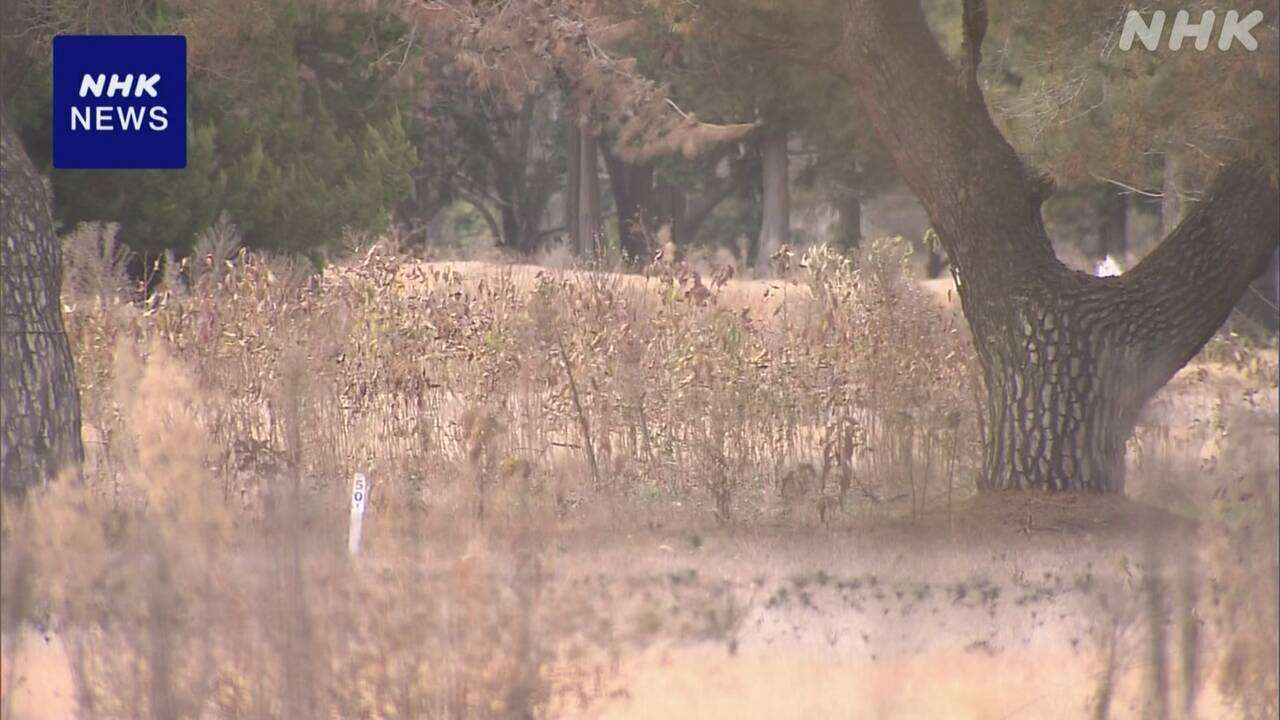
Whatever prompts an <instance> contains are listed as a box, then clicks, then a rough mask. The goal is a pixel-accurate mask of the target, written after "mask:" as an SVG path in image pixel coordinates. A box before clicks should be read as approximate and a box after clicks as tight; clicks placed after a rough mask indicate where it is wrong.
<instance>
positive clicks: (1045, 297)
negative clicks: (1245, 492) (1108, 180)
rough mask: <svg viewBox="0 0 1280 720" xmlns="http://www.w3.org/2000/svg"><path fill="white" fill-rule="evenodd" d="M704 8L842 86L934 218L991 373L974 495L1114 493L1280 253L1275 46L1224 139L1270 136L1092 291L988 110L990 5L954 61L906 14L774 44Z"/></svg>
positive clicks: (874, 4) (878, 13) (1226, 160)
mask: <svg viewBox="0 0 1280 720" xmlns="http://www.w3.org/2000/svg"><path fill="white" fill-rule="evenodd" d="M764 5H765V7H764V10H763V12H766V13H777V12H784V11H785V10H779V9H778V8H777V5H776V4H775V3H769V2H765V3H764ZM1112 8H1113V10H1115V11H1117V12H1118V11H1119V7H1118V6H1117V5H1115V4H1114V3H1113V4H1112ZM703 9H704V18H703V19H704V20H710V21H713V22H716V23H718V24H719V25H720V26H721V27H726V26H733V27H732V29H731V32H735V33H736V34H737V35H738V37H739V38H743V39H746V40H749V41H752V42H761V43H767V44H769V45H770V46H772V47H774V48H775V49H776V50H778V51H780V52H782V53H784V54H786V55H788V56H789V57H792V58H794V59H797V60H802V61H805V62H808V63H810V64H811V65H814V66H818V67H823V68H826V69H829V70H830V71H832V72H833V73H835V74H836V75H837V76H838V77H840V78H842V79H843V80H844V81H845V82H846V83H848V86H849V87H850V88H851V90H852V91H853V92H854V93H855V94H856V95H857V96H858V98H859V100H860V101H861V103H862V105H863V106H864V107H865V108H866V110H867V113H868V115H869V117H870V119H871V123H872V125H873V126H874V128H875V129H876V132H877V134H878V136H879V137H880V139H881V141H882V142H883V143H884V145H885V146H886V148H887V150H888V151H889V153H890V155H891V156H892V158H893V160H894V163H895V165H896V166H897V168H898V170H899V172H900V174H901V175H902V177H903V178H904V180H905V181H906V183H907V185H908V186H909V187H910V188H911V189H912V191H913V192H914V193H915V194H916V195H917V196H918V197H919V199H920V200H921V202H922V204H923V205H924V207H925V209H926V210H927V212H928V214H929V217H930V219H931V221H932V223H933V227H934V228H935V230H936V231H937V233H938V236H939V238H940V240H941V242H942V244H943V246H944V247H945V249H946V250H947V252H948V254H949V255H950V257H951V259H952V269H953V273H954V275H955V279H956V284H957V290H958V293H959V296H960V299H961V304H962V307H963V310H964V314H965V317H966V318H967V320H968V323H969V326H970V329H971V332H972V336H973V342H974V343H975V345H976V348H977V355H978V358H979V361H980V363H981V366H982V371H983V380H984V385H985V389H986V396H985V400H984V406H985V407H984V412H983V413H982V418H983V420H984V424H983V433H984V443H985V453H984V467H983V476H982V478H981V482H980V486H981V487H982V488H983V489H984V490H1014V489H1044V490H1053V491H1089V492H1110V493H1118V492H1122V491H1123V489H1124V470H1125V464H1124V455H1125V445H1126V442H1127V440H1128V439H1129V437H1130V435H1131V433H1132V431H1133V427H1134V425H1135V423H1136V422H1137V419H1138V413H1139V411H1140V410H1141V409H1142V407H1143V405H1144V404H1145V403H1146V402H1147V400H1148V399H1149V398H1150V397H1151V396H1152V395H1153V394H1154V393H1155V392H1156V390H1158V389H1159V388H1160V387H1161V386H1163V385H1164V384H1165V383H1166V382H1167V381H1168V380H1169V379H1170V378H1171V377H1172V376H1173V374H1174V373H1175V372H1177V371H1178V369H1180V368H1181V367H1182V366H1183V365H1185V364H1186V363H1187V362H1188V361H1189V360H1190V359H1191V358H1192V357H1193V356H1194V355H1195V354H1196V353H1197V352H1198V351H1199V350H1200V348H1201V347H1203V345H1204V344H1205V342H1207V341H1208V340H1209V338H1210V337H1212V335H1213V334H1214V332H1216V330H1217V329H1218V327H1219V326H1220V325H1221V324H1222V322H1223V321H1224V319H1225V318H1226V317H1227V315H1228V314H1229V313H1230V311H1231V309H1232V307H1233V306H1234V305H1235V303H1236V302H1237V301H1238V300H1239V298H1240V296H1241V294H1242V293H1243V292H1244V291H1245V288H1246V287H1247V285H1248V284H1249V282H1250V281H1251V280H1253V279H1254V278H1255V277H1257V276H1258V274H1259V273H1261V272H1262V270H1263V268H1264V267H1265V265H1266V263H1267V262H1268V260H1269V258H1270V256H1271V254H1272V252H1273V251H1274V249H1275V248H1276V243H1277V235H1278V234H1280V194H1278V193H1277V188H1276V184H1275V175H1276V171H1275V162H1274V158H1275V148H1276V147H1277V135H1278V133H1277V132H1276V128H1275V122H1276V120H1275V118H1276V115H1275V107H1276V102H1277V92H1276V89H1275V88H1276V84H1275V74H1276V73H1275V67H1274V66H1275V62H1274V49H1273V50H1271V51H1270V52H1271V56H1270V57H1261V56H1260V57H1257V58H1248V57H1244V58H1242V57H1241V56H1244V55H1247V53H1244V52H1239V53H1238V54H1237V55H1236V56H1233V57H1232V58H1231V60H1232V61H1233V62H1235V63H1236V67H1237V68H1240V67H1247V68H1248V70H1249V73H1251V74H1249V75H1248V77H1247V78H1246V79H1245V80H1241V81H1240V82H1244V83H1245V84H1248V85H1250V86H1251V87H1252V90H1253V92H1254V93H1255V94H1261V95H1262V96H1263V97H1262V100H1261V102H1262V103H1269V107H1270V110H1269V111H1266V112H1262V111H1259V112H1256V113H1254V112H1247V111H1246V110H1248V108H1237V109H1236V110H1235V115H1236V118H1237V120H1243V121H1246V122H1253V121H1256V125H1257V126H1250V127H1237V128H1235V132H1233V133H1231V135H1232V137H1235V138H1240V137H1253V138H1261V140H1260V141H1259V142H1258V143H1256V144H1255V145H1254V146H1253V147H1251V148H1241V146H1240V145H1241V144H1240V143H1238V142H1236V143H1231V142H1224V143H1220V144H1219V145H1217V146H1215V147H1217V148H1220V150H1221V153H1222V155H1221V157H1222V160H1221V161H1220V165H1219V167H1218V168H1217V169H1216V172H1215V176H1216V179H1215V180H1214V181H1213V182H1212V184H1211V185H1210V188H1209V190H1208V192H1207V193H1206V194H1205V197H1204V199H1203V200H1202V201H1201V202H1200V203H1199V204H1198V205H1197V206H1196V207H1195V208H1194V209H1193V210H1192V211H1191V213H1190V214H1189V215H1188V216H1187V217H1186V218H1185V219H1184V220H1183V221H1182V222H1181V223H1180V224H1179V225H1178V226H1177V228H1176V229H1175V230H1174V231H1173V232H1172V233H1171V234H1170V235H1169V236H1168V237H1167V238H1166V239H1165V240H1164V241H1163V242H1162V243H1161V244H1160V246H1159V247H1157V248H1156V249H1155V250H1154V251H1153V252H1152V253H1151V254H1150V255H1148V256H1147V257H1146V258H1145V259H1144V260H1143V261H1142V262H1141V263H1139V264H1138V265H1137V266H1136V267H1134V268H1133V269H1132V270H1131V271H1130V272H1128V273H1125V274H1124V275H1122V276H1120V277H1112V278H1095V277H1092V276H1090V275H1087V274H1084V273H1080V272H1076V271H1072V270H1070V269H1069V268H1067V267H1066V266H1065V265H1064V264H1063V263H1062V262H1061V261H1060V260H1059V259H1058V258H1057V256H1056V255H1055V253H1054V251H1053V247H1052V244H1051V243H1050V239H1049V236H1048V233H1047V231H1046V230H1045V226H1044V222H1043V218H1042V215H1041V205H1042V203H1043V202H1044V200H1045V199H1046V198H1047V197H1048V196H1049V194H1050V193H1051V192H1052V183H1051V182H1050V181H1049V179H1048V178H1047V177H1046V176H1045V175H1043V174H1041V173H1038V172H1035V171H1033V170H1032V169H1031V168H1030V167H1029V166H1028V165H1027V164H1026V163H1025V162H1024V161H1023V159H1022V158H1021V157H1020V156H1019V154H1018V153H1017V152H1016V151H1015V150H1014V148H1013V146H1012V145H1011V144H1010V142H1009V141H1008V140H1007V139H1006V136H1005V135H1004V134H1002V133H1001V131H1000V130H999V129H998V127H997V125H996V121H995V119H994V118H993V116H992V114H991V112H990V111H989V109H988V106H987V104H986V99H985V97H984V93H983V90H982V87H981V84H980V82H979V77H978V68H979V67H980V64H981V47H982V42H983V39H984V37H985V35H986V30H987V26H988V19H987V7H986V3H985V2H983V0H965V2H964V4H963V9H964V14H963V18H962V24H961V32H962V39H961V44H960V48H959V51H958V58H957V60H956V61H954V62H953V61H952V59H951V58H949V57H948V56H947V54H946V53H945V52H944V50H943V49H942V47H941V46H940V44H939V41H938V39H937V37H936V36H935V35H934V33H933V32H932V30H931V29H930V27H929V25H928V24H927V22H926V18H925V15H924V12H923V11H922V9H921V7H920V6H919V5H918V4H917V3H913V2H902V1H901V0H853V1H852V2H848V3H841V4H836V3H831V4H822V5H821V10H822V12H823V13H824V15H823V16H822V17H821V18H814V17H809V18H807V19H805V18H800V21H799V22H796V23H794V26H795V27H796V29H798V30H799V31H800V32H801V33H803V35H797V34H795V33H794V32H793V31H788V32H787V34H785V35H782V34H779V33H778V32H776V31H773V30H772V29H771V28H776V27H777V24H776V23H775V24H773V25H771V26H766V27H765V29H764V30H758V29H757V28H756V27H752V26H750V25H745V24H744V22H743V21H742V20H740V19H739V20H736V21H735V17H736V18H741V17H742V16H743V15H744V14H743V13H741V12H740V11H738V12H736V13H725V12H723V11H724V10H726V9H728V7H727V6H725V5H721V4H717V3H707V4H706V5H704V6H703ZM717 10H718V11H719V12H717ZM744 25H745V26H744ZM824 25H825V26H828V27H830V28H832V29H831V30H826V31H825V32H824ZM722 32H723V31H722ZM1228 54H1230V53H1223V55H1224V56H1225V55H1228ZM1260 55H1265V54H1260ZM1199 57H1204V56H1203V55H1200V56H1199ZM1249 99H1250V101H1251V102H1252V101H1254V100H1255V99H1256V98H1254V97H1253V96H1249ZM1265 106H1266V105H1263V107H1265ZM1219 117H1221V116H1219ZM1221 119H1223V120H1224V121H1226V120H1229V118H1225V117H1222V118H1221ZM1249 150H1252V152H1250V151H1249Z"/></svg>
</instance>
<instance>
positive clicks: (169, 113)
mask: <svg viewBox="0 0 1280 720" xmlns="http://www.w3.org/2000/svg"><path fill="white" fill-rule="evenodd" d="M186 165H187V40H186V38H184V37H182V36H180V35H60V36H58V37H56V38H54V40H53V166H54V167H55V168H59V169H105V168H133V169H142V168H184V167H186Z"/></svg>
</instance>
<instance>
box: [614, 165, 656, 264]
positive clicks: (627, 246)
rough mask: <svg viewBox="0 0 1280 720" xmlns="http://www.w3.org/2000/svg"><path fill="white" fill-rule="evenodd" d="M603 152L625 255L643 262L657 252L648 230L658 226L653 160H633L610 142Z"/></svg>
mask: <svg viewBox="0 0 1280 720" xmlns="http://www.w3.org/2000/svg"><path fill="white" fill-rule="evenodd" d="M600 152H601V154H602V155H604V163H605V167H606V168H607V169H608V171H609V185H610V188H611V189H612V190H613V201H614V204H615V205H617V208H618V244H619V245H621V246H622V256H623V259H624V260H625V261H626V262H628V263H631V264H643V263H644V262H646V261H647V260H648V259H649V257H650V256H651V255H652V254H653V253H652V251H651V249H650V248H649V239H648V233H652V232H654V231H655V230H656V229H657V228H655V227H653V224H654V218H653V217H652V213H651V212H650V210H649V206H650V204H651V203H652V202H653V163H652V162H650V161H646V162H640V163H629V162H627V161H625V160H623V159H622V158H620V157H618V156H617V155H616V154H614V153H613V152H612V151H610V150H609V148H608V146H607V145H601V146H600Z"/></svg>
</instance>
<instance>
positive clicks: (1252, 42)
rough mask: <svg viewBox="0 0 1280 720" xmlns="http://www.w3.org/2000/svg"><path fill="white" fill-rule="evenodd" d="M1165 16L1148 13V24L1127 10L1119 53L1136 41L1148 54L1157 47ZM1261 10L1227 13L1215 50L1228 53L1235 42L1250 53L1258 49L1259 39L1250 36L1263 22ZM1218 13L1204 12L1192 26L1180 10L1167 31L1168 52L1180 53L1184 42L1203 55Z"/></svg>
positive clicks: (1161, 34)
mask: <svg viewBox="0 0 1280 720" xmlns="http://www.w3.org/2000/svg"><path fill="white" fill-rule="evenodd" d="M1165 17H1166V16H1165V12H1164V11H1163V10H1156V11H1155V12H1153V13H1151V20H1150V22H1148V21H1147V19H1146V18H1144V17H1143V16H1142V13H1140V12H1138V11H1137V10H1130V11H1129V13H1128V14H1127V15H1125V18H1124V29H1122V30H1121V31H1120V49H1121V50H1128V49H1130V48H1132V47H1133V41H1134V39H1135V38H1136V39H1137V40H1139V41H1140V42H1141V43H1142V46H1143V47H1145V48H1146V49H1147V50H1150V51H1151V52H1155V51H1156V50H1157V49H1159V47H1160V38H1161V37H1162V36H1163V35H1164V25H1165ZM1263 18H1264V15H1263V13H1262V11H1261V10H1254V11H1253V12H1251V13H1249V14H1248V15H1245V16H1243V17H1242V16H1241V15H1240V13H1239V12H1238V11H1236V10H1228V11H1227V14H1226V15H1224V16H1223V18H1222V29H1221V30H1219V31H1218V49H1219V50H1222V51H1224V52H1225V51H1227V50H1230V49H1231V46H1232V45H1233V44H1235V43H1237V42H1239V43H1240V44H1241V45H1243V46H1244V47H1245V49H1247V50H1249V51H1253V50H1257V49H1258V39H1257V38H1255V37H1254V36H1253V29H1254V28H1255V27H1257V25H1258V23H1260V22H1262V20H1263ZM1217 19H1218V16H1217V13H1215V12H1214V11H1212V10H1205V11H1204V13H1203V14H1202V15H1201V16H1200V20H1199V21H1198V22H1194V23H1193V22H1191V13H1189V12H1187V11H1186V10H1179V11H1178V14H1177V15H1174V17H1173V27H1172V28H1171V29H1170V30H1169V49H1170V50H1181V49H1182V43H1183V42H1184V41H1186V40H1195V49H1196V50H1199V51H1202V52H1203V51H1204V50H1206V49H1208V47H1209V41H1210V40H1212V39H1213V30H1214V28H1215V27H1216V26H1217Z"/></svg>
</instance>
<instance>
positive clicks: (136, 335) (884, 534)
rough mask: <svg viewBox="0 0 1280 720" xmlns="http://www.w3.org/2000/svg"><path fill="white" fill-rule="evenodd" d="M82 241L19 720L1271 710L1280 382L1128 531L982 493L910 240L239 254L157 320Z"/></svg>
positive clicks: (13, 671)
mask: <svg viewBox="0 0 1280 720" xmlns="http://www.w3.org/2000/svg"><path fill="white" fill-rule="evenodd" d="M66 246H67V261H68V281H67V284H66V285H67V287H66V297H65V301H64V302H65V305H66V310H67V323H68V331H69V333H70V335H71V339H72V344H73V347H74V349H75V351H76V360H77V368H76V369H77V373H78V375H79V379H80V384H81V390H82V393H83V405H84V414H85V421H86V427H85V438H86V445H87V448H86V449H87V454H88V456H89V457H88V461H87V462H86V465H85V469H84V478H83V482H77V481H76V480H75V479H73V478H67V479H66V480H65V481H63V482H59V483H56V484H53V485H51V486H50V488H48V489H47V490H45V491H43V492H38V493H35V494H34V495H33V497H32V498H31V499H30V501H29V502H28V503H27V504H26V506H24V507H15V506H12V505H10V504H6V506H5V513H4V525H3V533H4V549H3V575H2V579H3V586H2V588H3V594H4V614H3V626H2V629H3V635H4V645H3V647H4V669H3V672H0V682H3V700H2V703H3V706H2V707H0V712H3V717H4V720H9V718H30V717H64V716H66V715H67V714H68V713H71V712H78V714H79V716H81V717H86V718H140V717H152V718H179V717H200V718H250V717H253V718H260V717H273V718H309V717H317V718H319V717H341V718H412V717H428V718H489V717H494V718H497V717H501V718H513V717H521V718H523V717H574V716H582V717H724V718H739V717H770V718H773V717H788V716H790V717H882V718H898V717H973V718H991V717H1174V718H1177V717H1250V718H1253V717H1272V716H1274V714H1275V712H1276V693H1277V681H1276V673H1277V669H1276V654H1277V626H1276V609H1277V599H1276V584H1277V581H1278V577H1277V558H1276V538H1277V526H1276V518H1277V510H1276V502H1277V500H1276V492H1277V472H1278V471H1277V459H1276V456H1277V452H1276V449H1277V416H1276V413H1277V410H1276V362H1275V353H1274V350H1266V349H1261V350H1260V349H1257V348H1252V349H1245V348H1243V347H1242V346H1240V345H1239V344H1238V343H1235V342H1233V341H1231V340H1230V339H1229V338H1228V339H1224V340H1219V341H1215V343H1214V345H1213V346H1211V347H1210V348H1209V349H1208V350H1207V351H1206V355H1205V357H1203V358H1202V359H1201V360H1200V361H1198V363H1197V364H1196V365H1194V366H1193V367H1191V368H1189V369H1188V370H1187V371H1184V373H1182V374H1181V375H1180V376H1179V378H1178V379H1177V380H1176V381H1175V383H1174V384H1173V385H1171V387H1170V388H1169V389H1168V390H1167V391H1166V392H1165V393H1164V394H1163V395H1162V396H1161V397H1160V398H1159V400H1158V402H1157V403H1156V404H1155V405H1153V407H1152V408H1151V409H1150V411H1149V412H1148V416H1147V418H1146V420H1145V422H1144V424H1143V426H1142V428H1141V429H1140V431H1139V433H1138V434H1137V437H1136V439H1135V441H1134V443H1133V446H1132V448H1131V452H1130V461H1131V468H1132V470H1131V472H1132V477H1131V480H1130V497H1131V498H1132V500H1131V501H1124V502H1115V501H1112V500H1109V499H1102V498H1088V497H1045V496H1031V495H1027V496H1020V497H1018V498H1008V497H1000V496H995V497H988V496H975V495H974V492H973V479H974V475H975V473H976V472H977V463H978V462H979V459H978V457H977V449H978V448H977V443H978V427H977V425H976V423H977V418H976V416H975V414H974V412H973V398H974V392H975V389H976V388H975V386H974V383H975V382H976V381H977V378H976V375H975V371H974V364H973V362H972V358H971V351H970V347H969V344H968V341H967V338H966V337H965V335H964V331H963V325H962V321H961V319H960V318H959V317H958V316H957V315H956V314H955V312H954V310H953V309H948V308H947V307H945V305H946V303H940V302H937V300H938V299H943V300H945V298H946V291H945V288H932V287H928V288H923V289H922V288H921V287H920V286H918V285H917V284H915V283H913V282H911V281H909V280H908V279H906V277H905V276H904V275H903V273H902V272H901V271H902V267H903V265H904V263H905V261H906V258H905V250H904V249H903V248H902V246H900V245H899V244H896V243H894V242H892V241H882V242H877V243H873V244H872V247H870V248H869V249H868V250H867V251H866V252H865V253H864V256H863V257H861V258H859V260H858V262H857V263H856V265H854V264H850V263H848V262H847V261H845V260H843V259H842V258H840V257H838V256H836V255H834V254H831V253H828V252H826V251H824V250H821V249H819V250H814V251H811V252H809V253H807V254H806V255H805V256H804V257H803V258H795V261H794V263H793V265H794V266H795V267H793V268H792V269H791V271H790V274H789V275H788V279H787V280H786V281H775V282H759V281H736V280H728V281H727V282H721V281H717V280H714V279H713V277H712V276H713V275H714V269H713V270H712V271H711V272H705V273H704V275H702V276H699V275H696V274H694V273H693V272H692V271H691V270H690V269H689V268H687V267H683V266H670V267H653V268H650V270H649V272H648V273H647V274H646V275H644V276H622V275H617V274H612V273H604V272H590V273H585V272H567V271H552V270H545V269H540V268H532V267H498V266H492V265H476V264H468V263H437V264H432V263H423V262H420V261H416V260H413V259H411V258H408V257H405V256H403V255H400V254H397V253H395V252H394V251H393V250H391V249H388V248H386V247H384V246H381V245H375V246H373V247H371V248H368V249H366V250H365V251H363V252H361V253H359V254H357V255H356V256H355V258H354V259H353V260H351V261H349V262H345V263H343V264H341V265H337V266H333V267H330V268H328V269H327V270H326V271H325V272H324V273H321V274H313V273H309V272H306V271H304V270H303V269H301V268H298V267H295V266H291V265H289V264H287V263H284V262H281V261H276V260H272V259H269V258H266V257H262V256H259V255H255V254H253V253H246V252H241V251H238V250H236V248H235V244H234V237H233V236H232V235H231V234H230V231H229V229H227V228H222V229H220V230H218V231H216V232H215V233H213V234H211V235H209V236H208V237H206V238H205V239H204V242H203V244H202V247H201V250H200V255H199V256H200V257H202V258H203V261H202V262H198V263H197V266H196V267H192V268H191V269H190V285H189V287H184V286H183V285H182V284H180V283H179V282H178V281H177V278H176V277H173V278H167V279H165V280H164V281H163V282H161V283H160V284H159V288H160V289H159V291H158V292H156V293H154V294H153V295H151V296H150V297H149V298H147V299H146V300H145V301H139V302H131V301H130V299H129V298H130V288H129V287H128V286H127V284H126V283H125V282H124V280H123V275H122V272H121V268H122V263H121V262H120V261H119V258H117V257H116V256H115V255H114V251H113V247H114V245H113V243H112V242H111V233H110V231H109V229H103V228H92V227H87V228H81V229H80V230H78V231H77V232H75V233H72V234H71V235H69V236H68V238H67V240H66ZM354 472H363V473H365V474H367V475H368V476H369V478H370V479H371V480H372V482H373V490H372V495H371V505H370V508H369V512H368V516H367V518H366V523H365V543H364V547H363V550H362V553H361V555H360V557H359V558H358V559H356V560H352V559H350V558H348V557H347V554H346V527H347V512H348V502H349V500H348V498H347V492H348V490H349V487H350V482H351V476H352V474H353V473H354Z"/></svg>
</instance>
